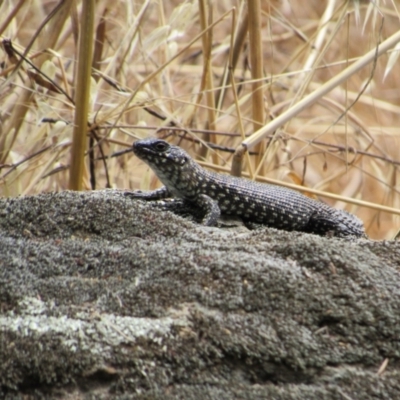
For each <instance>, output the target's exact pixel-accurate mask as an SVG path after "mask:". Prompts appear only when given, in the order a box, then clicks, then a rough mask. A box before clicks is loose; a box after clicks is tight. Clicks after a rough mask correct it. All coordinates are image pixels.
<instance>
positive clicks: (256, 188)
mask: <svg viewBox="0 0 400 400" xmlns="http://www.w3.org/2000/svg"><path fill="white" fill-rule="evenodd" d="M132 151H133V153H134V154H135V155H136V156H137V157H138V158H139V159H141V160H142V161H144V162H145V163H146V164H148V165H149V166H150V168H151V169H152V170H153V171H154V172H155V174H156V175H157V177H158V178H159V179H160V181H161V182H162V183H163V184H164V186H163V187H161V188H159V189H156V190H153V191H148V192H143V191H127V192H125V194H126V195H128V196H131V197H134V198H138V199H143V200H160V199H166V198H170V197H173V198H179V199H182V200H183V202H184V203H185V202H188V203H190V205H192V206H195V207H197V208H199V209H200V210H201V211H203V213H204V216H203V219H202V224H203V225H207V226H213V225H216V223H217V220H218V218H219V217H220V214H221V213H223V214H228V215H234V216H237V217H240V218H242V220H243V221H244V222H245V223H246V222H247V223H250V224H252V223H254V224H256V225H265V226H269V227H273V228H277V229H283V230H287V231H302V232H308V233H314V234H319V235H330V236H339V237H346V236H355V237H365V233H364V225H363V223H362V221H361V220H360V219H358V218H357V217H356V216H355V215H353V214H350V213H348V212H346V211H343V210H338V209H336V208H333V207H331V206H329V205H328V204H326V203H322V202H320V201H318V200H314V199H312V198H310V197H307V196H305V195H303V194H302V193H300V192H297V191H295V190H292V189H288V188H285V187H283V186H278V185H271V184H265V183H260V182H255V181H252V180H249V179H246V178H239V177H234V176H230V175H226V174H221V173H216V172H212V171H208V170H206V169H204V168H203V167H201V166H200V165H199V164H198V163H196V162H195V161H194V160H193V158H192V157H191V156H190V155H189V154H188V153H187V152H186V151H184V150H183V149H182V148H181V147H179V146H174V145H172V144H169V143H168V142H166V141H164V140H161V139H156V138H149V139H143V140H138V141H136V142H134V143H133V145H132Z"/></svg>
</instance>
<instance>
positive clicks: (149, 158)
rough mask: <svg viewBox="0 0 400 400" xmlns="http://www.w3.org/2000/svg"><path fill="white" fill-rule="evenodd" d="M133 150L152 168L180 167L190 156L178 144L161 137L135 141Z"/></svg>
mask: <svg viewBox="0 0 400 400" xmlns="http://www.w3.org/2000/svg"><path fill="white" fill-rule="evenodd" d="M132 149H133V152H134V153H135V155H136V156H137V157H139V158H140V159H141V160H143V161H144V162H145V163H146V164H148V165H149V166H150V167H151V168H152V169H160V168H161V169H163V170H165V169H166V167H175V168H177V167H180V166H182V165H184V164H185V163H186V162H187V161H188V160H189V159H190V157H189V156H188V154H186V152H185V151H184V150H182V149H181V148H180V147H178V146H173V145H171V144H169V143H168V142H166V141H165V140H161V139H153V138H150V139H143V140H138V141H137V142H135V143H133V146H132Z"/></svg>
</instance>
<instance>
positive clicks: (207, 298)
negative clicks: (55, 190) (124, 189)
mask: <svg viewBox="0 0 400 400" xmlns="http://www.w3.org/2000/svg"><path fill="white" fill-rule="evenodd" d="M399 268H400V245H399V243H395V242H379V243H378V242H371V241H367V240H358V241H353V242H350V241H346V240H343V239H334V238H323V237H318V236H314V235H309V234H301V233H288V232H284V231H278V230H274V229H263V230H259V231H252V232H250V231H244V230H240V231H238V230H236V229H219V228H207V227H202V226H199V225H197V224H195V223H192V222H190V221H188V220H185V219H183V218H181V217H179V216H176V215H174V214H172V213H169V212H165V211H160V210H158V209H157V208H155V207H154V206H153V205H151V204H146V203H142V202H140V201H136V200H131V199H129V198H125V197H124V196H123V195H122V194H121V193H119V192H115V191H99V192H89V193H71V192H63V193H59V194H46V195H40V196H33V197H25V198H17V199H3V200H1V201H0V398H10V399H11V398H18V396H22V395H31V396H33V397H40V396H44V397H47V398H53V397H54V398H56V397H60V398H78V399H80V398H82V399H83V398H89V397H91V396H95V397H96V398H104V399H106V398H110V397H112V398H118V397H119V396H120V397H121V398H161V397H162V398H164V399H165V398H167V399H169V398H171V399H175V398H185V399H202V398H207V399H233V398H240V399H264V398H267V399H296V400H298V399H300V400H301V399H350V398H351V399H378V398H379V399H381V398H382V399H386V398H387V399H396V398H400V368H399V365H400V363H399V361H400V275H399ZM387 361H388V365H387V368H386V370H385V371H384V372H383V373H381V374H378V370H379V368H380V366H381V365H382V363H384V362H387Z"/></svg>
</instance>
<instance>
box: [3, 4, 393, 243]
mask: <svg viewBox="0 0 400 400" xmlns="http://www.w3.org/2000/svg"><path fill="white" fill-rule="evenodd" d="M60 3H61V2H60ZM260 3H261V10H260V12H259V15H260V16H261V39H262V46H261V49H260V46H259V45H257V43H253V44H252V45H251V46H250V45H249V36H250V37H255V38H256V39H255V40H257V32H254V29H253V28H254V26H255V25H254V24H255V23H257V18H256V16H257V14H256V13H255V12H256V10H254V9H252V10H251V12H252V14H251V15H250V19H248V17H247V5H246V4H247V2H244V1H239V0H238V1H236V2H232V1H226V0H221V1H218V2H211V1H206V0H198V1H196V0H193V1H187V2H183V1H178V0H168V1H167V0H165V1H154V0H142V1H135V2H134V1H121V2H114V3H113V4H112V6H109V2H108V1H106V0H98V1H97V2H96V8H95V15H94V21H95V22H94V23H95V36H96V41H95V43H94V54H95V55H94V60H93V63H92V62H91V60H90V57H89V54H87V60H86V64H89V63H92V65H93V68H94V70H93V73H92V81H91V88H90V102H89V115H88V129H87V132H86V133H87V138H88V139H87V151H86V154H85V170H84V175H83V186H84V188H86V189H91V188H104V187H114V188H121V189H122V188H139V187H142V188H149V187H154V186H155V185H156V184H157V181H156V179H155V178H154V176H153V174H152V172H151V171H149V170H148V168H146V167H144V166H143V164H142V163H140V162H139V161H138V160H137V159H135V158H134V157H133V156H132V155H131V154H126V155H123V156H121V157H115V158H111V159H108V160H106V161H104V160H102V159H101V157H102V155H110V154H112V153H115V152H117V151H120V150H122V149H125V148H127V147H128V146H130V145H131V143H132V141H134V140H136V139H138V138H143V137H147V136H154V135H158V136H160V137H166V136H168V140H170V141H172V142H174V143H178V144H180V145H181V146H183V147H185V148H186V149H187V150H188V151H190V152H191V153H192V154H193V155H194V156H195V157H197V159H198V160H199V161H200V162H204V163H205V165H207V166H210V167H214V168H219V169H222V170H229V169H230V165H231V162H232V155H233V152H234V151H235V150H236V149H238V148H239V149H240V144H241V143H242V142H243V140H244V139H245V137H244V136H246V137H247V140H246V143H250V144H251V143H253V142H252V140H253V137H251V134H252V133H253V132H254V129H255V127H258V126H262V125H265V124H267V123H268V122H269V121H273V120H274V119H276V117H278V116H279V115H281V114H282V113H283V112H285V111H287V110H293V109H294V108H293V107H294V106H295V104H296V103H298V102H299V101H300V100H301V99H303V98H305V97H306V96H307V95H310V94H312V93H316V92H317V91H318V90H319V89H320V88H321V87H322V86H323V85H324V84H325V82H327V81H329V80H330V79H332V78H334V77H335V76H337V75H338V74H339V73H341V72H342V71H343V70H345V69H346V68H347V67H348V66H350V65H352V63H353V62H355V61H357V60H358V59H360V58H362V57H363V56H364V55H365V54H367V53H368V52H369V51H371V50H373V49H375V48H376V46H377V44H378V43H381V42H384V41H385V39H387V38H388V37H390V36H391V35H393V34H395V33H398V32H399V31H400V29H399V28H400V14H399V12H400V11H399V12H398V10H397V9H396V7H395V5H396V2H394V1H386V2H381V1H376V2H375V5H373V4H372V2H357V1H332V0H327V1H324V2H321V1H319V0H313V1H309V2H303V1H290V2H289V1H281V2H277V1H262V2H258V1H251V2H249V5H250V6H251V7H260ZM58 4H59V2H56V1H50V0H49V1H46V0H44V1H38V0H26V1H17V0H14V1H12V0H8V1H7V0H6V1H3V2H0V16H1V17H0V34H1V39H2V41H3V47H2V50H1V51H0V61H1V62H3V64H2V70H1V72H0V86H1V90H0V98H1V103H0V104H1V106H0V124H1V125H0V193H1V195H3V196H17V195H20V194H33V193H39V192H43V191H54V190H57V191H58V190H64V189H68V187H69V182H70V180H69V166H70V160H71V159H74V158H73V157H76V153H75V154H72V155H71V149H72V140H73V131H74V128H73V126H74V121H76V119H75V118H76V116H75V104H79V96H80V94H81V91H80V89H81V88H80V87H79V86H77V85H76V82H77V75H78V74H77V71H76V70H77V62H76V60H77V55H78V40H79V39H78V38H79V21H80V16H81V11H82V3H81V2H80V1H76V2H73V1H71V0H69V1H64V2H63V3H62V4H63V6H62V7H60V10H58V9H57V8H56V7H57V5H58ZM233 5H235V6H236V9H235V12H233V11H232V6H233ZM54 9H56V10H57V12H55V13H54V15H52V10H54ZM254 18H256V20H255V19H254ZM249 20H250V21H251V22H252V23H251V26H248V25H249V24H248V21H249ZM254 21H256V22H254ZM41 27H43V29H41ZM247 28H248V29H249V30H250V35H244V32H246V29H247ZM252 29H253V31H252ZM232 34H233V36H232ZM5 39H10V40H11V45H10V43H8V42H7V41H5ZM230 49H232V52H230ZM254 51H255V52H257V53H256V54H260V52H261V53H262V54H263V59H262V63H259V64H258V65H256V66H255V69H254V71H252V70H251V68H250V65H251V60H252V59H253V60H254V59H257V56H254V53H253V52H254ZM397 54H398V53H397V52H396V51H393V49H391V50H389V51H387V52H385V54H383V55H381V56H380V57H379V58H375V59H373V60H372V61H371V62H369V63H368V65H367V66H366V67H365V68H363V69H361V70H360V71H359V72H357V73H356V74H353V75H351V76H350V77H349V78H348V79H347V80H346V81H345V82H344V83H341V84H338V85H337V86H335V88H334V89H333V90H331V91H330V92H329V93H327V94H325V95H324V96H322V97H320V98H318V99H316V100H315V101H314V102H313V103H312V104H310V105H309V106H307V107H306V108H305V109H304V110H302V111H301V112H298V113H294V114H293V116H292V117H291V119H290V121H289V122H286V123H284V124H282V125H281V126H279V127H278V129H276V130H274V131H273V132H272V133H268V134H267V135H266V136H264V135H263V141H262V143H260V144H258V143H257V145H254V146H252V147H250V148H249V150H250V156H246V157H245V158H244V165H243V169H244V173H248V174H249V175H250V176H255V175H258V174H260V173H262V174H263V176H264V177H265V178H272V179H278V180H279V181H281V182H283V183H284V182H287V183H291V184H293V183H294V184H300V185H304V186H305V187H307V188H313V189H317V190H320V191H323V192H326V193H328V194H329V193H334V194H336V195H339V197H338V198H337V199H338V200H337V199H336V200H335V201H334V200H333V199H332V198H331V199H330V198H329V197H326V198H325V200H326V201H327V202H329V203H330V204H332V205H334V206H336V207H339V208H346V209H348V210H349V211H351V212H353V213H355V214H357V215H358V216H359V217H360V218H362V219H363V220H364V222H365V225H366V228H367V232H368V234H369V235H370V236H371V237H373V238H392V237H393V236H394V235H395V233H396V232H397V230H398V228H399V225H400V224H399V220H400V219H399V211H398V209H399V208H400V207H399V205H400V204H399V203H400V195H399V189H400V185H399V182H398V181H397V179H399V167H400V156H399V150H398V149H399V144H400V143H399V142H400V137H399V133H398V128H397V126H398V125H399V115H400V96H399V93H400V92H399V87H400V68H399V64H398V61H397ZM253 63H254V61H253ZM260 65H261V67H262V71H263V74H262V75H263V78H262V79H261V80H257V81H256V82H254V80H253V79H252V76H255V77H257V76H260V75H257V74H259V73H260ZM252 72H253V75H252ZM260 83H261V85H260ZM232 87H234V88H235V89H236V90H235V92H234V90H233V89H232ZM260 87H261V90H262V94H263V96H262V97H261V99H262V101H260V97H257V96H259V94H258V92H259V90H260V89H259V88H260ZM254 105H256V106H257V107H259V109H258V110H254ZM80 107H81V106H80ZM80 107H79V108H80ZM260 110H262V111H263V112H260ZM260 115H261V116H262V118H264V124H261V125H259V124H260V121H259V118H260ZM210 131H211V132H210ZM83 133H84V134H85V132H83ZM75 147H76V146H75ZM260 149H265V150H263V153H262V154H258V153H257V152H259V151H260ZM71 157H72V158H71ZM346 198H352V199H355V200H362V201H364V202H369V203H374V204H376V209H373V208H370V207H365V206H359V205H355V204H350V203H348V202H347V201H346ZM341 200H342V201H341ZM381 206H386V207H390V208H393V209H397V210H396V212H397V214H396V213H395V212H387V211H385V212H384V211H380V210H379V207H381Z"/></svg>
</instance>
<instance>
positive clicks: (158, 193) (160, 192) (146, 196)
mask: <svg viewBox="0 0 400 400" xmlns="http://www.w3.org/2000/svg"><path fill="white" fill-rule="evenodd" d="M124 196H129V197H133V198H135V199H141V200H161V199H166V198H168V197H172V195H171V193H170V192H169V190H168V189H167V187H166V186H163V187H160V188H159V189H156V190H151V191H148V192H142V191H141V190H134V191H130V190H127V191H125V192H124Z"/></svg>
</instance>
